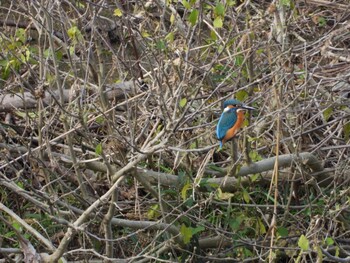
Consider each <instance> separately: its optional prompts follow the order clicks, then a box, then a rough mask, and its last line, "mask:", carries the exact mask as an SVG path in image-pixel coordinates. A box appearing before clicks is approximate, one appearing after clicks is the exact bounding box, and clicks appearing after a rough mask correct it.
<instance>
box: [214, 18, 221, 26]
mask: <svg viewBox="0 0 350 263" xmlns="http://www.w3.org/2000/svg"><path fill="white" fill-rule="evenodd" d="M222 25H223V23H222V18H221V17H220V16H218V17H217V18H215V20H214V27H215V28H221V27H222Z"/></svg>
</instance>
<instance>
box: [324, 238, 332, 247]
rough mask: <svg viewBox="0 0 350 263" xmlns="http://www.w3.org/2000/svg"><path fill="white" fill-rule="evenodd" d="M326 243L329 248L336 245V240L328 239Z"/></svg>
mask: <svg viewBox="0 0 350 263" xmlns="http://www.w3.org/2000/svg"><path fill="white" fill-rule="evenodd" d="M325 241H326V244H327V246H332V245H333V244H334V240H333V238H331V237H327V238H326V240H325Z"/></svg>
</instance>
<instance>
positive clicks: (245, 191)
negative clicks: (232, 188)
mask: <svg viewBox="0 0 350 263" xmlns="http://www.w3.org/2000/svg"><path fill="white" fill-rule="evenodd" d="M243 199H244V201H245V202H246V203H247V204H248V203H249V202H250V196H249V193H248V192H247V190H245V189H244V190H243Z"/></svg>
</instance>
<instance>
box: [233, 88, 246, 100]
mask: <svg viewBox="0 0 350 263" xmlns="http://www.w3.org/2000/svg"><path fill="white" fill-rule="evenodd" d="M235 97H236V98H237V100H239V101H244V100H245V99H246V98H247V97H248V92H247V91H245V90H239V91H237V92H236V94H235Z"/></svg>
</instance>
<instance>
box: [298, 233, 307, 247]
mask: <svg viewBox="0 0 350 263" xmlns="http://www.w3.org/2000/svg"><path fill="white" fill-rule="evenodd" d="M298 246H299V247H300V248H301V250H303V251H307V250H309V240H308V239H307V238H306V236H304V235H301V236H300V238H299V241H298Z"/></svg>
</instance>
